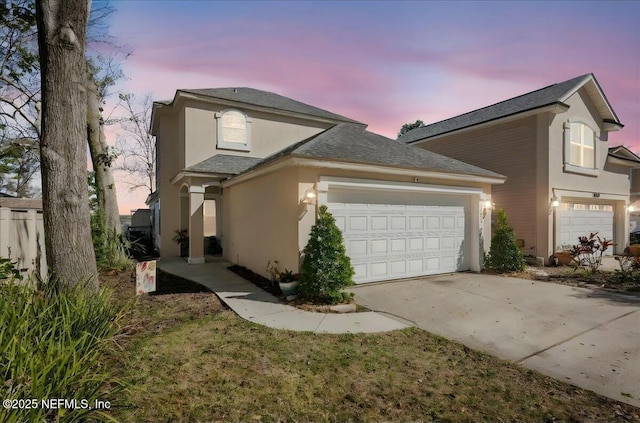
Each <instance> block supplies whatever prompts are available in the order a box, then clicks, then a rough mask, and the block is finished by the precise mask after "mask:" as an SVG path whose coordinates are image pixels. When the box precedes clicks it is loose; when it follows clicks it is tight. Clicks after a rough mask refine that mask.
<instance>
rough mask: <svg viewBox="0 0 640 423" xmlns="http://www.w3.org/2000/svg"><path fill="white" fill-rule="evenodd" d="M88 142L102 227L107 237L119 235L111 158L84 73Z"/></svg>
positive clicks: (93, 92) (91, 86)
mask: <svg viewBox="0 0 640 423" xmlns="http://www.w3.org/2000/svg"><path fill="white" fill-rule="evenodd" d="M87 139H88V141H89V153H90V154H91V161H92V162H93V170H94V172H95V179H96V197H97V200H98V213H99V214H100V217H101V219H102V222H101V224H102V228H103V229H104V230H105V231H106V233H107V234H108V235H119V234H120V233H121V228H120V211H119V210H118V197H117V196H116V184H115V181H114V179H113V172H112V171H111V161H112V158H111V157H110V155H109V148H108V146H107V138H106V137H105V135H104V122H103V120H102V115H101V113H100V99H99V97H98V87H97V86H96V82H95V80H94V79H93V76H92V75H91V73H90V72H87Z"/></svg>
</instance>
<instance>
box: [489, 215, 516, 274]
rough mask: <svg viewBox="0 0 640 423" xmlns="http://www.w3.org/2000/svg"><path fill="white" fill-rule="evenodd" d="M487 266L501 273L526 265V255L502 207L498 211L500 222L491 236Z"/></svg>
mask: <svg viewBox="0 0 640 423" xmlns="http://www.w3.org/2000/svg"><path fill="white" fill-rule="evenodd" d="M485 266H486V267H487V268H489V269H493V270H495V271H496V272H500V273H504V272H519V271H522V270H524V267H525V261H524V257H522V251H520V248H518V245H517V243H516V236H515V234H514V233H513V228H512V227H511V226H509V223H508V222H507V214H506V213H505V212H504V210H502V209H501V210H499V211H498V222H497V225H496V230H495V232H494V234H493V237H492V238H491V248H490V249H489V254H487V257H486V260H485Z"/></svg>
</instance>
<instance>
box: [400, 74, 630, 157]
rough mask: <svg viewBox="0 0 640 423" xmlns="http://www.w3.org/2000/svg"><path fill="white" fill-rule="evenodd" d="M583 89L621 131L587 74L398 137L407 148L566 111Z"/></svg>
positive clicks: (594, 82) (619, 124)
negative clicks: (522, 116)
mask: <svg viewBox="0 0 640 423" xmlns="http://www.w3.org/2000/svg"><path fill="white" fill-rule="evenodd" d="M582 87H585V90H586V91H587V93H588V94H589V96H590V97H591V98H592V100H593V102H594V105H595V106H596V108H597V109H598V111H599V112H600V114H601V115H602V117H603V120H604V121H605V122H610V123H614V124H616V125H618V126H620V127H621V126H623V125H622V123H620V120H619V119H618V116H617V115H616V114H615V112H614V111H613V108H612V107H611V104H609V101H608V100H607V98H606V97H605V95H604V93H603V91H602V89H601V88H600V84H598V81H597V80H596V78H595V76H594V75H593V74H591V73H589V74H586V75H582V76H578V77H576V78H573V79H569V80H568V81H564V82H560V83H557V84H553V85H549V86H548V87H545V88H541V89H539V90H536V91H532V92H529V93H527V94H523V95H520V96H518V97H514V98H511V99H509V100H505V101H501V102H499V103H496V104H493V105H491V106H487V107H483V108H481V109H477V110H474V111H471V112H468V113H465V114H462V115H459V116H455V117H452V118H449V119H446V120H443V121H440V122H436V123H433V124H430V125H426V126H423V127H420V128H416V129H413V130H411V131H409V132H407V133H406V134H405V135H403V136H402V137H400V138H399V140H400V141H403V142H405V143H407V144H409V143H412V142H416V141H419V140H423V139H426V138H431V137H435V136H437V135H442V134H446V133H449V132H453V131H457V130H460V129H464V128H469V127H472V126H475V125H479V124H482V123H486V122H491V121H495V120H498V119H502V118H505V117H508V116H513V115H517V114H519V113H523V112H527V111H531V110H535V109H540V108H543V107H548V106H553V105H559V106H564V107H569V106H568V105H567V104H565V103H564V102H565V101H566V100H567V99H568V98H569V97H570V96H571V95H573V94H574V93H575V92H576V91H578V90H579V89H580V88H582Z"/></svg>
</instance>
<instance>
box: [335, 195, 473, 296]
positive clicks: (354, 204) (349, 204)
mask: <svg viewBox="0 0 640 423" xmlns="http://www.w3.org/2000/svg"><path fill="white" fill-rule="evenodd" d="M332 194H333V195H330V196H329V203H328V204H327V205H328V207H329V211H330V212H331V213H332V214H333V215H334V217H335V219H336V223H337V225H338V227H339V228H340V230H341V231H342V233H343V236H344V240H345V246H346V249H347V255H348V256H349V257H350V258H351V264H352V266H353V268H354V270H355V276H354V281H355V282H356V283H365V282H374V281H381V280H388V279H399V278H406V277H414V276H422V275H431V274H439V273H448V272H455V271H462V270H469V260H468V257H467V256H468V254H466V250H467V246H465V243H464V240H465V202H466V200H465V199H464V198H456V197H447V196H437V195H415V194H408V193H403V194H400V193H376V192H346V191H345V192H340V191H337V192H336V191H334V192H333V193H332Z"/></svg>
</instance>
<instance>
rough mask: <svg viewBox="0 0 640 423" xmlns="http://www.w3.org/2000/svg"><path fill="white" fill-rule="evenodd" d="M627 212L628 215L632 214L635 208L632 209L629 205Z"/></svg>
mask: <svg viewBox="0 0 640 423" xmlns="http://www.w3.org/2000/svg"><path fill="white" fill-rule="evenodd" d="M627 211H628V212H629V213H633V212H634V211H635V208H634V207H633V206H632V205H631V204H629V205H628V206H627Z"/></svg>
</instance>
